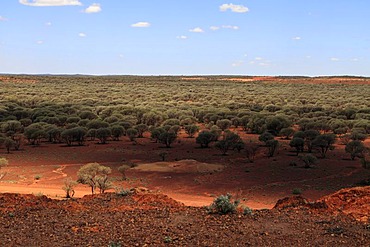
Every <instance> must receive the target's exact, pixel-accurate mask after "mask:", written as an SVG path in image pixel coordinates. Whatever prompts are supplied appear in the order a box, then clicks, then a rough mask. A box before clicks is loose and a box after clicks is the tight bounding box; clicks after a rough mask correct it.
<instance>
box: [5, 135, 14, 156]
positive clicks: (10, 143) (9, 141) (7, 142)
mask: <svg viewBox="0 0 370 247" xmlns="http://www.w3.org/2000/svg"><path fill="white" fill-rule="evenodd" d="M15 144H16V143H15V141H13V140H12V139H10V138H6V139H5V140H4V146H5V148H6V151H7V152H8V153H10V149H11V148H13V147H15Z"/></svg>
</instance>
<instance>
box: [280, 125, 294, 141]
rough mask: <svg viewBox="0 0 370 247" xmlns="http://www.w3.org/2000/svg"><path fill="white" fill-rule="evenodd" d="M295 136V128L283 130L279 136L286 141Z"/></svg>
mask: <svg viewBox="0 0 370 247" xmlns="http://www.w3.org/2000/svg"><path fill="white" fill-rule="evenodd" d="M293 134H294V129H293V128H290V127H288V128H282V129H281V130H280V132H279V136H281V137H282V138H284V139H285V140H289V139H290V138H291V137H292V136H293Z"/></svg>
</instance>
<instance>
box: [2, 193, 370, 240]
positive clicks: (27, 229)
mask: <svg viewBox="0 0 370 247" xmlns="http://www.w3.org/2000/svg"><path fill="white" fill-rule="evenodd" d="M369 195H370V187H359V188H353V189H345V190H342V191H339V192H337V193H335V194H333V195H331V196H327V197H325V198H322V199H320V200H318V201H316V202H308V201H307V200H305V199H304V198H302V197H292V198H288V199H284V200H280V201H279V202H278V203H277V205H276V206H275V208H274V209H272V210H258V211H254V212H253V214H252V215H244V214H243V212H242V210H240V212H238V213H235V214H230V215H218V214H209V213H208V211H207V209H206V208H204V207H203V208H199V207H198V208H197V207H187V206H184V205H183V204H181V203H179V202H176V201H174V200H172V199H171V198H169V197H167V196H165V195H161V194H153V193H148V192H136V193H133V194H132V195H128V196H120V195H117V194H115V193H106V194H100V195H94V196H85V197H83V198H81V199H72V200H52V199H49V198H47V197H45V196H34V195H19V194H0V221H1V224H0V232H1V234H0V243H1V246H167V245H168V246H370V221H369V215H370V196H369ZM357 209H358V210H357ZM114 244H116V245H114ZM119 244H120V245H119Z"/></svg>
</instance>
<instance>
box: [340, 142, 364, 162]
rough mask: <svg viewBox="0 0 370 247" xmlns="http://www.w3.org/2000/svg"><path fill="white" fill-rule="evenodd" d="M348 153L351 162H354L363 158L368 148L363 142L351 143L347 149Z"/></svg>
mask: <svg viewBox="0 0 370 247" xmlns="http://www.w3.org/2000/svg"><path fill="white" fill-rule="evenodd" d="M345 151H346V153H349V154H350V155H351V160H354V159H355V158H356V157H358V158H363V157H364V152H365V151H366V147H365V145H364V144H363V142H362V141H358V140H356V141H350V142H349V143H348V144H347V145H346V148H345Z"/></svg>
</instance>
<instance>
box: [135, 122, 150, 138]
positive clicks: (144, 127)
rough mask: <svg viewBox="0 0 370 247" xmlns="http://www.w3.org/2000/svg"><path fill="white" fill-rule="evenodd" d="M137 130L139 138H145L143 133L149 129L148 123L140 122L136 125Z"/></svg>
mask: <svg viewBox="0 0 370 247" xmlns="http://www.w3.org/2000/svg"><path fill="white" fill-rule="evenodd" d="M134 128H135V129H136V130H137V138H143V134H144V132H145V131H147V130H148V125H146V124H138V125H136V126H135V127H134Z"/></svg>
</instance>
